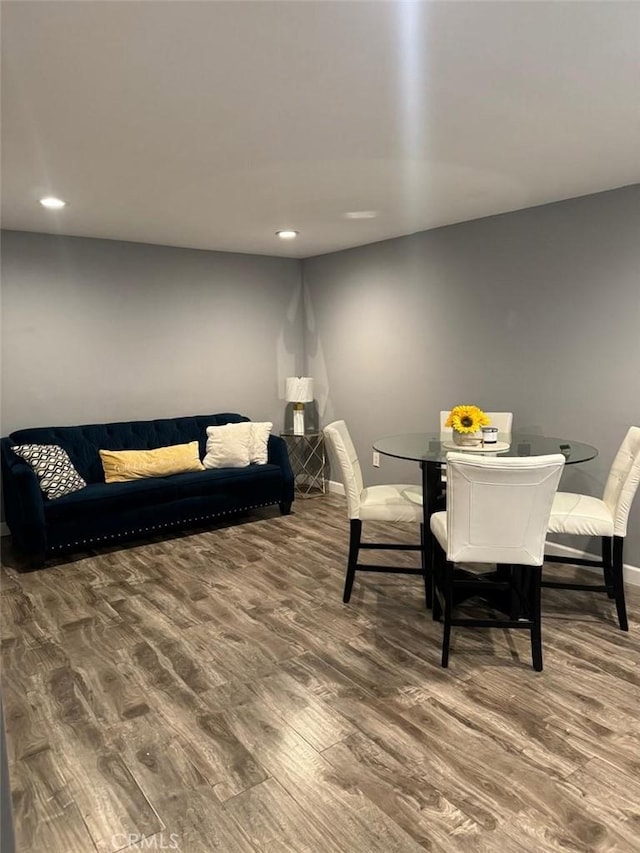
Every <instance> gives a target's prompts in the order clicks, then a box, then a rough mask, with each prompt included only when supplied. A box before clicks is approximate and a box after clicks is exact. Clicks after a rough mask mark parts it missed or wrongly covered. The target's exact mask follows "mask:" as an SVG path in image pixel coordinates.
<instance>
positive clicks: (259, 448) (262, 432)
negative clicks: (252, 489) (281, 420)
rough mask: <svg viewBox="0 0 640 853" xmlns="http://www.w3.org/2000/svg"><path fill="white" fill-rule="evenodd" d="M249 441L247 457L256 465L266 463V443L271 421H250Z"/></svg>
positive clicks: (269, 433) (271, 425)
mask: <svg viewBox="0 0 640 853" xmlns="http://www.w3.org/2000/svg"><path fill="white" fill-rule="evenodd" d="M250 427H251V441H250V444H249V459H250V460H251V461H252V462H256V463H257V464H258V465H266V464H267V458H268V453H267V443H268V441H269V436H270V435H271V430H272V428H273V424H272V423H271V421H265V422H264V423H253V422H252V423H251V424H250Z"/></svg>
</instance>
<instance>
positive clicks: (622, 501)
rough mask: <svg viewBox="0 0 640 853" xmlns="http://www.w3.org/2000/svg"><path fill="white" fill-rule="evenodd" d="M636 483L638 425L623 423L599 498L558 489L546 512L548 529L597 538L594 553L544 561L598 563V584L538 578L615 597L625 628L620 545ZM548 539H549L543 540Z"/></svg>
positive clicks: (639, 467)
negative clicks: (596, 556) (596, 553)
mask: <svg viewBox="0 0 640 853" xmlns="http://www.w3.org/2000/svg"><path fill="white" fill-rule="evenodd" d="M639 483H640V427H637V426H632V427H630V428H629V431H628V432H627V434H626V436H625V438H624V440H623V442H622V444H621V445H620V448H619V449H618V452H617V454H616V457H615V459H614V460H613V465H612V466H611V470H610V472H609V476H608V478H607V482H606V484H605V487H604V494H603V496H602V498H596V497H592V496H590V495H581V494H575V493H573V492H558V494H557V495H556V497H555V500H554V502H553V507H552V509H551V515H550V518H549V530H548V532H549V533H550V534H551V533H552V534H562V535H564V536H566V535H568V536H595V537H599V538H600V543H601V556H600V559H588V558H581V557H565V556H555V555H553V556H551V555H549V556H547V558H546V559H547V561H548V562H550V563H564V564H569V565H576V566H590V567H592V568H599V569H602V572H603V575H604V584H581V583H569V582H566V581H549V580H543V582H542V586H543V587H554V588H556V589H576V590H590V591H592V592H606V593H607V595H608V596H609V598H613V599H615V603H616V611H617V614H618V622H619V624H620V628H621V630H622V631H628V630H629V622H628V619H627V606H626V602H625V594H624V574H623V565H624V561H623V550H624V540H625V538H626V535H627V524H628V520H629V511H630V510H631V504H632V503H633V499H634V497H635V494H636V491H637V490H638V484H639ZM549 544H551V543H549Z"/></svg>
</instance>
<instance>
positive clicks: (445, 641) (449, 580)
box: [441, 554, 453, 668]
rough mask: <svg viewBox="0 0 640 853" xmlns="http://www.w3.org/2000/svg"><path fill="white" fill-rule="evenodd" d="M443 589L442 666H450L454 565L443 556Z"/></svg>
mask: <svg viewBox="0 0 640 853" xmlns="http://www.w3.org/2000/svg"><path fill="white" fill-rule="evenodd" d="M441 569H442V580H443V583H442V589H443V594H444V632H443V634H442V666H443V667H445V668H446V667H448V666H449V646H450V645H451V611H452V609H453V565H449V564H448V563H447V562H446V559H445V557H444V554H443V555H442V564H441Z"/></svg>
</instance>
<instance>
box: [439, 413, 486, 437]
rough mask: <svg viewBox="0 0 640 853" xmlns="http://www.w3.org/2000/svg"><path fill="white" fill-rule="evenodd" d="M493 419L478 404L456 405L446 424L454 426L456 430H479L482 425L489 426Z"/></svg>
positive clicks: (469, 431) (463, 431) (465, 431)
mask: <svg viewBox="0 0 640 853" xmlns="http://www.w3.org/2000/svg"><path fill="white" fill-rule="evenodd" d="M490 422H491V419H490V418H489V417H487V415H485V413H484V412H483V411H482V409H479V408H478V407H477V406H454V407H453V409H451V411H450V412H449V417H448V418H447V420H446V422H445V426H448V427H453V429H454V430H455V431H456V432H462V433H465V434H467V433H472V432H477V431H478V430H479V429H480V427H483V426H488V425H489V423H490Z"/></svg>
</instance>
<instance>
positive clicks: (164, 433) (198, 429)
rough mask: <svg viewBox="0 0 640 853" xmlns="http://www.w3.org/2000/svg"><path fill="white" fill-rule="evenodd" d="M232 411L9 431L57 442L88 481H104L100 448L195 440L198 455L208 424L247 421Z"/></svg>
mask: <svg viewBox="0 0 640 853" xmlns="http://www.w3.org/2000/svg"><path fill="white" fill-rule="evenodd" d="M247 420H249V419H248V418H246V417H244V416H243V415H239V414H237V413H235V412H223V413H220V414H216V415H194V416H193V417H188V418H164V419H162V420H156V421H124V422H122V423H113V424H85V425H84V426H62V427H34V428H33V429H19V430H16V432H13V433H11V436H10V438H11V441H12V443H13V444H58V445H60V447H63V448H64V449H65V450H66V451H67V453H68V454H69V457H70V459H71V461H72V462H73V464H74V466H75V468H76V470H77V471H78V473H79V474H80V476H81V477H83V478H84V479H85V480H86V481H87V483H103V482H104V471H103V468H102V462H101V460H100V455H99V453H98V451H99V450H154V449H155V448H157V447H167V446H168V445H170V444H186V442H188V441H198V442H199V444H200V458H201V459H202V457H203V456H204V455H205V448H206V443H207V431H206V430H207V427H208V426H222V425H223V424H229V423H238V422H239V421H247Z"/></svg>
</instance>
